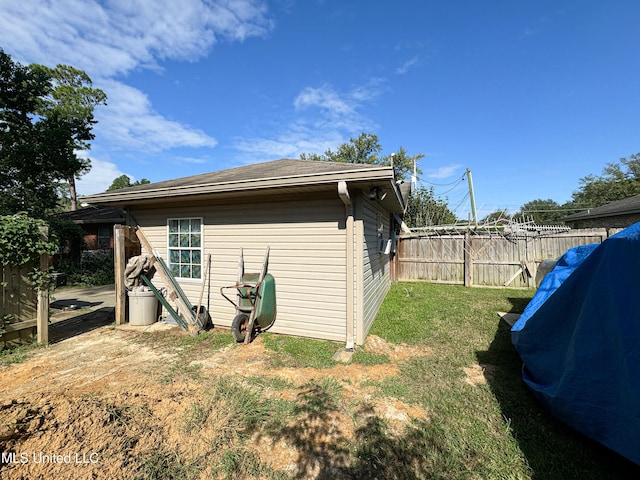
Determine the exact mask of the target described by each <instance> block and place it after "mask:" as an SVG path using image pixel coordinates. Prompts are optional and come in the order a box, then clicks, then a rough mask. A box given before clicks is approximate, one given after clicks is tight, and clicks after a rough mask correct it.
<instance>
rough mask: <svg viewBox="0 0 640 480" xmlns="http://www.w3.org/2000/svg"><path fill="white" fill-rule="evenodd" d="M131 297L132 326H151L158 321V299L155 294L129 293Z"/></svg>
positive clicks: (149, 292) (130, 319)
mask: <svg viewBox="0 0 640 480" xmlns="http://www.w3.org/2000/svg"><path fill="white" fill-rule="evenodd" d="M127 295H128V296H129V324H130V325H151V324H152V323H155V321H156V320H157V316H156V315H157V312H158V299H157V298H156V296H155V294H154V293H153V292H152V291H151V290H149V291H143V292H139V291H134V290H130V291H128V292H127Z"/></svg>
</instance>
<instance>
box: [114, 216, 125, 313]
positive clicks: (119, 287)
mask: <svg viewBox="0 0 640 480" xmlns="http://www.w3.org/2000/svg"><path fill="white" fill-rule="evenodd" d="M126 228H127V227H125V226H123V225H114V226H113V259H114V262H113V264H114V268H113V269H114V276H115V286H116V310H115V317H116V325H122V324H123V323H125V321H126V317H125V315H126V303H127V297H126V292H125V288H124V269H125V267H126V259H125V229H126Z"/></svg>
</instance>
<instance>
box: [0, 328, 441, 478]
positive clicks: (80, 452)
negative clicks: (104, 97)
mask: <svg viewBox="0 0 640 480" xmlns="http://www.w3.org/2000/svg"><path fill="white" fill-rule="evenodd" d="M175 334H176V335H181V333H180V332H179V331H178V330H176V333H175ZM140 335H150V334H141V333H140V332H137V331H131V330H121V329H114V328H112V327H103V328H99V329H97V330H93V331H91V332H88V333H85V334H83V335H81V336H78V337H74V338H72V339H69V340H65V341H63V342H60V343H58V344H55V345H53V346H51V347H48V348H45V349H42V350H40V351H38V352H37V353H35V354H34V355H33V356H32V357H31V358H30V359H29V360H27V361H26V362H24V363H22V364H16V365H12V366H9V367H5V368H3V369H1V370H0V374H1V375H2V378H3V381H2V383H0V452H2V453H3V464H2V465H0V476H1V477H2V478H3V479H32V478H60V479H65V478H69V479H79V478H136V477H138V478H152V474H149V472H148V470H145V468H146V469H148V468H149V466H157V467H158V468H159V470H160V471H172V472H183V478H186V476H187V473H189V476H190V477H191V478H218V477H219V478H223V477H222V476H220V475H221V474H219V473H216V472H215V468H214V466H215V465H216V462H222V461H227V460H228V459H227V457H228V456H229V454H228V451H227V452H226V453H224V449H225V448H228V446H229V445H235V444H237V445H241V447H242V449H241V450H240V451H238V453H239V458H240V460H238V459H237V458H235V459H234V458H232V459H231V460H229V461H236V462H237V461H246V459H247V458H249V457H251V458H255V459H257V461H258V462H259V464H260V465H265V466H267V467H268V468H270V469H272V470H271V471H273V470H277V471H281V472H284V473H285V474H286V475H289V476H292V477H296V478H316V476H317V475H318V472H319V469H320V467H321V465H322V459H323V458H324V459H325V460H326V458H327V455H329V454H331V455H332V456H331V461H332V462H334V463H336V464H337V467H336V468H337V470H336V471H335V478H341V474H340V472H341V471H342V470H340V468H338V467H341V466H342V467H344V466H345V465H347V463H348V451H349V443H350V442H351V441H353V439H354V437H355V435H356V434H357V431H358V428H360V427H361V426H362V425H363V424H365V423H366V422H367V419H368V418H372V417H376V418H380V419H383V420H384V421H386V422H388V424H389V426H390V427H391V428H392V429H393V431H395V432H399V433H401V432H402V431H403V430H404V429H405V428H406V427H407V426H408V425H410V424H411V422H412V421H413V420H414V419H426V418H427V415H428V414H427V412H425V411H424V410H422V409H421V408H420V407H419V406H416V405H408V404H405V403H403V402H401V401H400V400H398V399H395V398H391V397H384V396H381V395H380V393H379V392H377V391H376V389H375V388H374V387H372V386H371V385H370V384H368V383H367V382H370V381H380V380H383V379H385V378H387V377H389V376H393V375H396V374H397V372H398V368H399V364H400V363H401V362H402V361H403V359H406V358H409V357H412V356H415V355H428V354H430V352H428V351H426V350H424V349H422V350H420V349H415V348H412V347H408V346H402V345H392V344H388V343H387V342H385V341H384V340H382V339H380V338H379V337H373V336H371V337H370V338H369V340H368V341H367V344H366V345H365V347H364V348H365V350H367V351H370V352H372V353H384V354H386V355H388V356H389V358H390V359H391V362H390V363H388V364H380V365H357V364H349V365H336V366H334V367H331V368H324V369H314V368H286V367H285V368H266V365H268V357H269V355H271V353H272V352H270V351H269V350H268V349H266V348H265V346H264V344H263V342H262V340H261V338H258V339H256V341H254V342H253V343H252V344H250V345H246V346H236V345H232V344H231V339H230V345H229V346H228V347H224V348H222V349H216V350H213V351H211V352H210V353H209V352H207V350H206V348H205V349H203V350H200V354H199V355H198V357H197V358H196V359H189V361H188V362H183V363H180V362H181V359H182V358H183V357H182V356H181V351H180V348H179V347H167V348H164V347H154V346H153V345H151V346H149V345H148V344H147V343H141V342H139V341H137V340H138V339H139V337H140ZM151 335H153V334H151ZM229 337H230V336H229ZM203 351H204V352H207V353H206V354H202V352H203ZM176 366H178V367H179V368H178V367H176ZM190 369H192V370H194V371H196V372H197V375H188V374H184V372H189V371H190ZM256 376H259V377H262V378H265V379H266V381H274V382H276V381H281V382H283V383H285V382H286V383H285V384H286V385H288V387H283V388H277V389H263V390H261V391H260V394H261V395H262V396H263V397H265V398H268V397H270V398H274V399H278V400H281V401H284V402H289V404H291V405H294V408H293V411H292V413H290V414H289V415H290V420H285V421H284V423H283V426H282V429H281V431H261V430H260V429H255V430H254V431H253V433H251V438H250V440H249V441H248V442H244V443H237V442H238V437H237V432H236V431H235V430H234V425H236V424H237V423H238V421H239V419H237V418H229V415H232V413H230V412H231V411H230V410H229V409H228V408H227V406H228V405H227V404H230V403H232V402H233V401H234V399H233V398H226V399H225V398H221V399H217V400H216V401H215V402H212V400H211V398H212V397H211V391H210V389H211V382H212V381H213V380H215V379H220V378H224V377H228V378H231V379H234V380H238V381H242V379H244V378H247V377H256ZM323 379H331V382H333V383H332V385H335V392H334V393H335V397H330V398H329V397H327V398H326V399H324V400H323V401H324V402H325V403H323V404H322V405H320V407H321V408H320V407H318V409H317V410H314V408H315V407H314V404H313V402H312V401H311V400H310V399H311V398H312V397H313V395H314V394H315V392H314V390H313V388H314V387H313V386H312V385H313V384H314V382H315V384H319V383H320V382H322V381H323ZM318 398H320V397H317V396H316V397H313V401H317V399H318ZM295 406H300V407H299V408H298V409H296V408H297V407H295ZM234 442H236V443H234ZM218 443H220V445H218ZM216 452H223V453H221V455H222V456H221V457H220V458H217V457H216V458H215V459H213V460H212V456H213V455H214V454H217V453H216ZM224 455H227V457H225V456H224ZM340 462H342V465H340ZM189 465H192V466H193V465H201V466H202V465H204V466H205V467H204V468H200V469H197V471H196V473H195V474H194V470H193V469H192V470H189ZM246 468H247V469H249V467H246ZM181 469H183V470H181ZM314 472H315V473H314ZM252 477H253V478H270V477H268V475H267V474H264V475H262V477H261V474H260V473H259V472H258V473H256V474H255V475H253V474H252ZM167 478H168V477H167ZM345 478H346V477H345Z"/></svg>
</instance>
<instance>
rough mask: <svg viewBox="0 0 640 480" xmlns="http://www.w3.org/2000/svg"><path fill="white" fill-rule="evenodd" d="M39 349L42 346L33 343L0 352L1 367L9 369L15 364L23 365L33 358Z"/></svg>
mask: <svg viewBox="0 0 640 480" xmlns="http://www.w3.org/2000/svg"><path fill="white" fill-rule="evenodd" d="M39 348H40V345H38V344H37V343H35V342H33V343H30V344H28V345H20V346H18V347H12V348H6V349H4V350H0V366H3V367H8V366H9V365H13V364H15V363H22V362H24V361H25V360H27V359H28V358H29V357H30V356H31V354H32V353H33V351H34V350H37V349H39Z"/></svg>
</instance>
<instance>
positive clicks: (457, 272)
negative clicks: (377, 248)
mask: <svg viewBox="0 0 640 480" xmlns="http://www.w3.org/2000/svg"><path fill="white" fill-rule="evenodd" d="M617 231H619V229H617V230H609V231H607V230H606V229H586V230H571V231H569V232H556V233H554V232H548V231H547V232H545V231H541V232H519V233H512V234H508V233H504V232H481V233H477V232H473V231H467V232H464V233H448V234H447V233H445V234H435V233H434V234H428V235H411V236H401V237H400V238H399V240H398V245H397V248H396V255H395V257H394V262H395V265H394V271H395V278H394V280H395V281H427V282H434V283H453V284H461V285H466V286H472V285H477V286H491V287H506V286H509V287H522V288H535V286H536V285H535V277H536V273H537V270H538V267H539V265H540V263H541V262H542V261H543V260H546V259H556V258H558V257H560V256H561V255H563V254H564V253H565V252H566V251H567V250H569V249H570V248H573V247H576V246H578V245H588V244H592V243H601V242H602V241H604V240H605V239H606V238H607V237H608V236H609V235H612V234H613V233H616V232H617Z"/></svg>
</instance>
